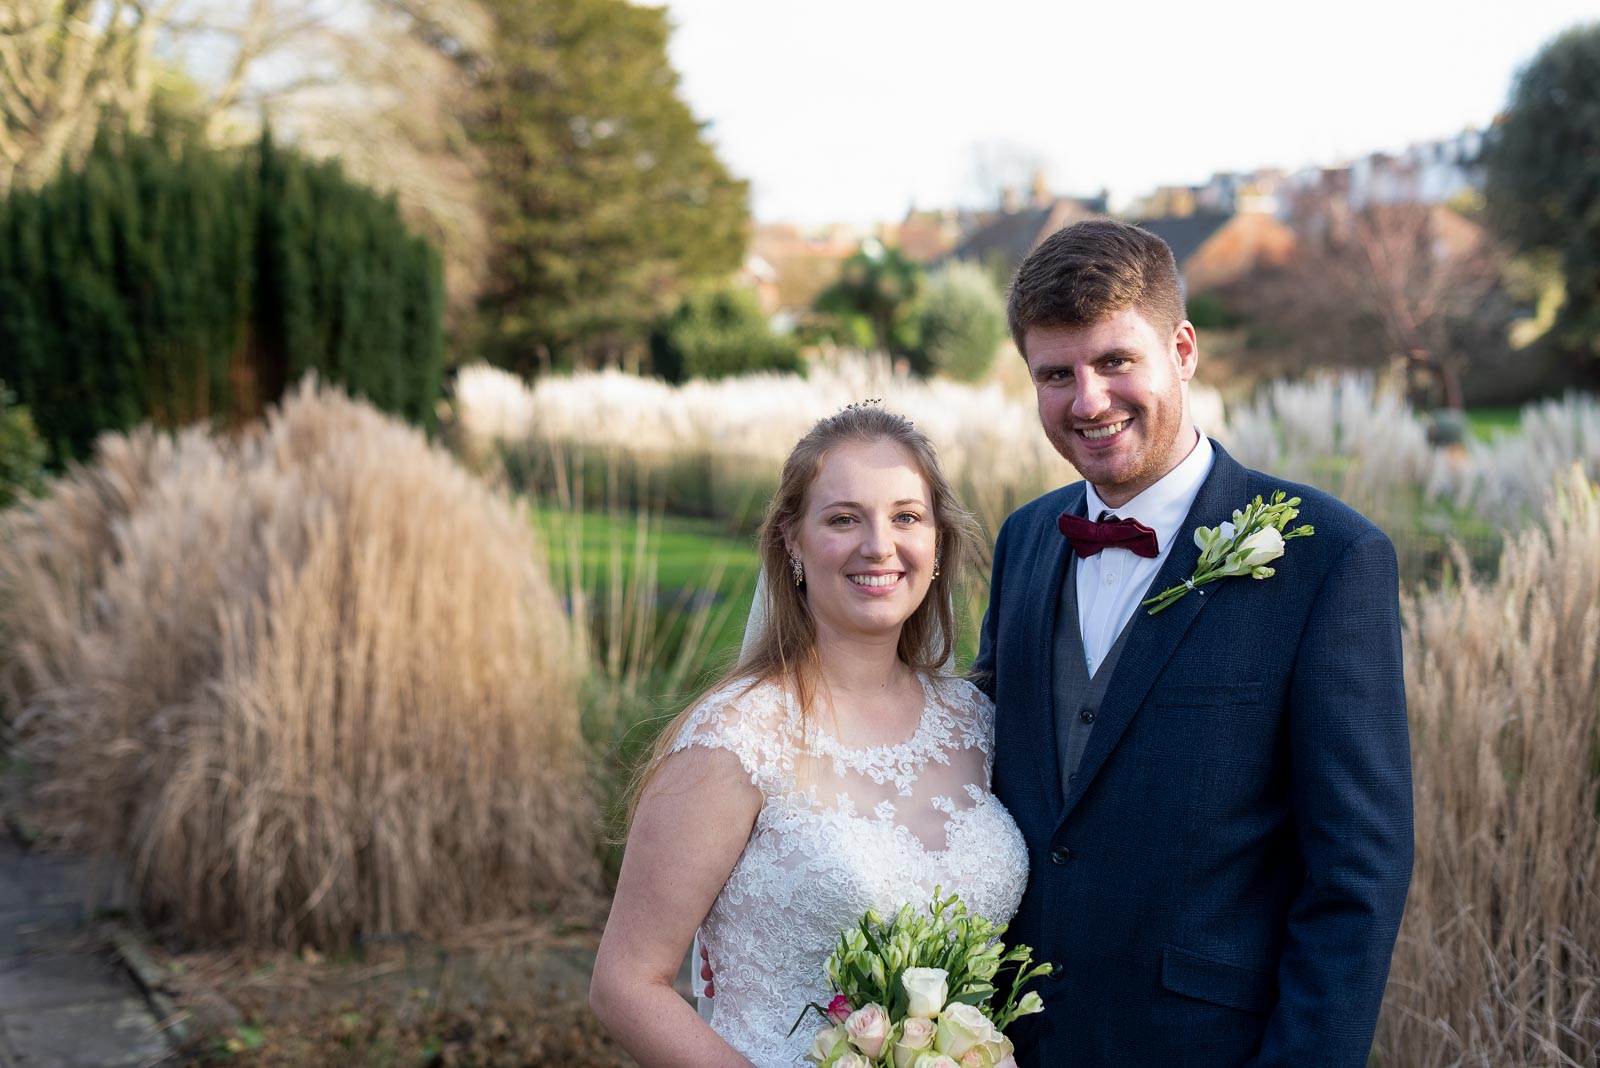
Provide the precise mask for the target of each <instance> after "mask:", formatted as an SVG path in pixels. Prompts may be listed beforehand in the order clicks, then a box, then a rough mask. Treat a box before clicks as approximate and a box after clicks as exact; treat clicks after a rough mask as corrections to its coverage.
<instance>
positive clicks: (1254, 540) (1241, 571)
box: [1144, 490, 1316, 615]
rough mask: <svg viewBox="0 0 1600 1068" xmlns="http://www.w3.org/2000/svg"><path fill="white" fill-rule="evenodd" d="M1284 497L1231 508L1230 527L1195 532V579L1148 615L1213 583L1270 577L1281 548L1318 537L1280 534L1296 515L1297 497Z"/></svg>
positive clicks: (1151, 604)
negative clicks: (1197, 551) (1291, 541)
mask: <svg viewBox="0 0 1600 1068" xmlns="http://www.w3.org/2000/svg"><path fill="white" fill-rule="evenodd" d="M1284 496H1285V494H1284V492H1283V491H1282V490H1279V491H1278V492H1277V493H1274V494H1273V495H1272V503H1271V504H1264V503H1262V500H1261V498H1260V497H1257V498H1256V499H1255V500H1254V501H1252V502H1251V503H1250V504H1249V505H1248V506H1247V507H1245V509H1244V510H1243V511H1240V510H1239V509H1237V508H1236V509H1234V512H1233V522H1231V523H1223V524H1221V525H1220V526H1215V527H1198V528H1196V529H1195V532H1194V543H1195V544H1196V545H1197V546H1199V547H1200V562H1199V563H1197V564H1196V565H1195V568H1194V575H1193V576H1192V577H1190V578H1188V579H1185V580H1184V581H1183V582H1182V583H1181V584H1180V585H1177V586H1174V587H1172V588H1171V589H1170V590H1163V591H1162V592H1161V593H1158V594H1156V595H1155V596H1154V597H1152V598H1150V599H1149V600H1148V601H1145V602H1144V604H1145V607H1147V608H1148V609H1149V611H1150V614H1151V615H1155V614H1156V613H1157V612H1159V611H1161V610H1162V609H1163V608H1165V607H1167V606H1168V605H1170V604H1172V603H1173V602H1174V601H1176V600H1177V599H1178V598H1180V597H1182V596H1183V595H1184V594H1186V593H1188V592H1189V591H1190V590H1192V589H1194V588H1195V587H1197V586H1204V585H1205V584H1206V583H1208V582H1215V581H1216V580H1217V579H1221V578H1234V577H1235V576H1243V575H1249V576H1250V577H1251V578H1258V579H1264V578H1271V577H1272V575H1273V569H1272V568H1270V567H1268V566H1267V565H1268V564H1270V563H1271V562H1272V561H1274V560H1276V559H1277V558H1278V557H1280V556H1282V555H1283V543H1284V542H1286V541H1288V540H1289V539H1290V538H1308V537H1310V536H1311V535H1312V534H1315V533H1316V531H1315V529H1314V528H1312V527H1311V526H1310V525H1309V524H1307V525H1304V526H1299V527H1296V528H1294V529H1293V530H1291V531H1288V532H1287V533H1285V532H1284V529H1283V528H1284V527H1286V526H1288V525H1289V524H1290V523H1291V522H1293V520H1294V518H1295V516H1297V515H1299V514H1300V498H1299V497H1290V498H1289V499H1288V500H1284Z"/></svg>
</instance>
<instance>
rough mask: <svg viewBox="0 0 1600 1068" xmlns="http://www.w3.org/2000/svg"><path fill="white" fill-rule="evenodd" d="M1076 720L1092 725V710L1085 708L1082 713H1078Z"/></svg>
mask: <svg viewBox="0 0 1600 1068" xmlns="http://www.w3.org/2000/svg"><path fill="white" fill-rule="evenodd" d="M1078 718H1079V719H1081V720H1083V721H1084V722H1085V723H1093V722H1094V709H1092V708H1085V709H1084V710H1083V711H1081V712H1079V713H1078Z"/></svg>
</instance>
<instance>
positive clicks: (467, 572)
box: [0, 384, 598, 948]
mask: <svg viewBox="0 0 1600 1068" xmlns="http://www.w3.org/2000/svg"><path fill="white" fill-rule="evenodd" d="M0 631H3V632H4V633H5V635H6V640H5V641H4V642H3V643H0V693H5V694H9V695H10V707H11V717H12V721H13V726H14V728H15V733H16V737H17V739H18V742H17V744H18V745H19V746H20V747H21V750H22V752H23V753H24V754H25V755H26V756H27V757H28V758H29V759H30V761H31V762H32V763H33V764H34V766H36V767H38V768H39V769H41V786H40V791H41V792H40V794H39V796H38V797H37V799H36V801H37V804H36V805H34V806H33V808H34V810H35V811H33V812H32V813H30V814H31V815H32V816H33V818H34V821H35V823H36V824H37V825H39V826H40V827H41V828H42V829H43V831H44V832H45V833H46V834H47V835H49V836H51V837H54V838H58V839H61V840H64V841H66V842H67V843H69V844H74V845H78V846H82V847H88V848H93V849H99V850H107V851H113V852H120V853H121V854H122V855H123V856H124V857H126V858H127V860H128V861H129V863H130V868H131V870H132V873H133V878H134V881H135V883H136V885H137V887H138V890H139V898H140V901H141V903H142V905H143V906H144V907H145V908H146V909H147V910H148V912H149V913H150V915H151V917H152V918H153V919H156V920H158V921H160V920H164V921H169V922H171V923H172V924H173V925H174V926H175V927H176V929H177V930H179V931H181V932H182V933H183V934H185V935H187V936H189V937H192V938H196V939H209V938H219V937H220V938H229V939H238V940H241V941H243V942H245V943H248V944H252V945H257V946H267V945H278V946H288V947H294V946H298V945H302V944H310V945H315V946H319V947H324V948H329V947H332V948H338V947H341V946H347V945H349V944H350V943H351V942H352V941H353V940H354V939H355V938H357V937H358V936H360V935H367V934H375V933H377V934H381V933H386V932H400V931H407V932H417V933H420V934H424V935H430V936H435V937H437V936H442V935H444V934H446V933H449V932H451V931H454V930H456V929H458V928H460V927H462V926H463V925H468V924H473V923H477V922H482V921H489V920H495V919H499V918H507V917H514V916H517V915H519V914H523V913H525V912H527V911H528V910H530V909H535V908H540V907H543V906H549V905H553V904H556V903H561V902H564V901H567V900H569V899H571V898H574V897H578V896H580V895H582V894H584V893H586V892H588V891H590V890H592V889H593V888H594V886H595V885H596V882H597V877H598V876H597V872H598V868H597V863H598V858H597V852H596V849H595V842H594V840H593V839H594V837H595V831H596V823H595V821H596V815H595V812H594V810H593V804H592V801H591V800H590V798H589V796H588V790H587V788H586V785H585V782H586V780H585V776H584V773H583V769H582V766H581V747H580V740H579V725H578V712H577V703H576V690H577V677H576V676H577V673H578V666H577V665H576V664H575V662H574V658H573V653H572V649H571V647H570V637H569V633H568V631H567V625H566V621H565V616H564V613H563V612H562V607H561V604H560V602H559V601H558V599H557V598H556V596H555V595H554V593H553V592H552V589H551V587H550V584H549V579H548V575H547V572H546V568H545V564H544V561H543V559H542V554H541V550H540V547H539V545H538V543H537V542H536V541H535V539H534V535H533V534H532V532H531V528H530V525H529V523H528V521H527V516H526V515H525V513H524V512H523V511H522V510H521V509H519V508H517V507H514V506H513V505H512V504H511V503H510V502H509V501H507V500H506V499H504V498H502V497H500V496H498V495H496V494H495V493H493V492H491V491H490V490H489V489H487V488H486V487H485V486H484V485H482V484H481V483H479V482H477V481H476V480H475V479H473V478H472V477H471V476H469V475H468V474H467V473H466V472H465V471H464V470H462V469H461V468H460V467H459V466H457V465H456V464H455V462H454V461H452V460H451V459H450V458H449V457H448V456H447V455H446V454H444V453H443V452H442V451H441V450H440V449H438V448H437V447H432V446H430V445H429V444H428V443H427V442H426V441H425V440H424V439H423V437H422V436H421V434H420V433H419V432H417V431H415V430H412V429H409V428H407V427H405V426H403V425H400V424H398V423H396V422H394V421H392V420H390V419H388V418H386V417H384V416H382V415H380V414H379V413H378V412H377V411H376V410H375V409H373V408H372V407H371V406H369V405H367V404H365V403H363V402H359V401H352V400H349V399H347V398H346V397H345V396H343V395H342V394H339V393H336V392H333V391H331V390H325V389H324V390H319V389H316V388H314V387H312V386H311V385H309V384H308V385H306V386H303V387H301V388H300V389H299V390H298V391H297V392H296V393H294V394H292V395H291V396H290V397H289V398H288V399H287V400H286V401H285V403H284V405H283V407H282V409H281V410H280V411H277V412H275V413H273V414H272V415H271V416H270V418H269V419H268V421H267V423H266V424H265V426H262V427H259V428H256V429H253V430H252V431H251V432H249V433H247V434H246V435H245V436H244V437H243V438H241V439H240V440H238V441H236V442H227V441H222V440H219V439H217V438H214V437H212V436H211V435H210V434H209V433H208V432H206V431H204V430H202V429H198V428H196V429H190V430H187V431H184V432H182V433H181V434H179V435H178V436H177V437H176V438H173V437H167V436H162V435H157V434H156V433H154V432H151V431H149V430H141V431H139V432H137V433H134V434H131V435H126V436H124V435H112V436H108V437H107V438H105V439H104V440H102V442H101V443H100V446H99V449H98V454H97V457H96V462H95V463H94V465H92V466H86V467H76V468H74V469H73V470H71V471H70V472H69V473H68V474H67V475H66V476H65V477H64V478H63V479H61V480H60V481H59V483H58V484H57V486H56V488H55V490H54V492H53V493H52V494H51V496H50V497H49V498H48V499H46V500H45V501H43V502H41V503H40V505H39V506H38V507H36V508H33V509H29V510H27V511H23V512H16V511H14V512H10V513H6V514H5V515H4V516H0Z"/></svg>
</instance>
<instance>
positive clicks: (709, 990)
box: [700, 946, 717, 998]
mask: <svg viewBox="0 0 1600 1068" xmlns="http://www.w3.org/2000/svg"><path fill="white" fill-rule="evenodd" d="M700 978H702V979H704V980H705V982H706V992H705V993H704V994H703V995H701V996H702V997H708V998H714V997H716V996H717V990H716V986H715V985H714V984H713V982H712V980H713V978H714V976H712V974H711V954H710V953H708V952H707V951H706V947H705V946H701V947H700Z"/></svg>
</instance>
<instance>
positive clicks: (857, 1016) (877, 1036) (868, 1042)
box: [844, 1005, 890, 1060]
mask: <svg viewBox="0 0 1600 1068" xmlns="http://www.w3.org/2000/svg"><path fill="white" fill-rule="evenodd" d="M844 1030H845V1034H847V1035H849V1036H850V1044H851V1045H852V1046H854V1047H855V1048H856V1049H858V1050H860V1051H861V1052H862V1053H863V1054H865V1055H866V1057H867V1059H868V1060H877V1059H878V1055H879V1054H881V1053H882V1052H883V1047H884V1046H887V1045H888V1044H889V1030H890V1023H889V1014H888V1013H887V1012H885V1011H884V1008H883V1006H882V1005H863V1006H861V1008H859V1009H857V1010H856V1011H855V1012H852V1013H851V1014H850V1015H849V1017H847V1018H846V1019H845V1021H844Z"/></svg>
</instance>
